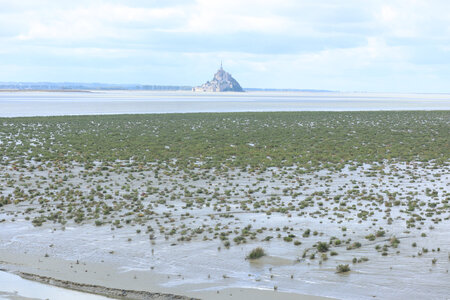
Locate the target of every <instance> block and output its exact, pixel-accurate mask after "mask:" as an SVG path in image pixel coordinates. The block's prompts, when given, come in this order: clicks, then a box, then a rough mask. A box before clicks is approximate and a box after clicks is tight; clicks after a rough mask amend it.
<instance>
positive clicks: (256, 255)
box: [246, 247, 266, 259]
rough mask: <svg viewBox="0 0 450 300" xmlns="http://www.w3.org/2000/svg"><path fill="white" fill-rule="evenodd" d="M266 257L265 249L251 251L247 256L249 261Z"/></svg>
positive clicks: (258, 248) (259, 248)
mask: <svg viewBox="0 0 450 300" xmlns="http://www.w3.org/2000/svg"><path fill="white" fill-rule="evenodd" d="M265 255H266V252H265V251H264V249H263V248H261V247H257V248H255V249H253V250H252V251H250V253H249V254H248V255H247V257H246V258H247V259H258V258H261V257H263V256H265Z"/></svg>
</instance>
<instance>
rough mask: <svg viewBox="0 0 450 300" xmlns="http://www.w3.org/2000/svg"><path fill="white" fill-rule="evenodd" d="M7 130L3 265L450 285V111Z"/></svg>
mask: <svg viewBox="0 0 450 300" xmlns="http://www.w3.org/2000/svg"><path fill="white" fill-rule="evenodd" d="M0 126H1V127H0V128H1V130H0V149H1V154H2V157H0V159H1V165H0V183H1V185H0V186H1V188H0V195H1V196H0V205H1V207H0V265H1V267H2V268H4V269H7V270H10V271H19V272H26V273H31V274H37V275H40V276H45V277H51V278H55V279H59V280H66V281H70V282H76V283H79V284H95V285H98V286H103V287H108V288H116V289H128V290H136V291H149V292H160V293H165V294H177V295H184V296H189V297H197V298H208V299H209V298H233V297H235V298H239V297H241V298H242V295H244V294H245V295H246V296H245V297H247V298H251V297H255V298H256V297H258V298H261V297H266V298H273V297H275V296H276V297H278V298H279V299H291V298H295V297H298V296H299V295H300V294H302V295H304V294H306V295H314V296H324V297H332V298H345V299H364V298H366V299H368V298H371V299H373V298H374V297H376V298H382V299H399V298H411V297H415V298H417V297H419V298H427V299H431V298H434V299H445V297H447V296H448V295H449V294H450V285H449V284H448V282H450V275H449V274H448V269H449V267H450V206H449V200H450V192H449V190H450V188H449V186H450V165H449V163H450V151H449V149H450V135H449V132H450V112H449V111H433V112H431V111H430V112H424V111H422V112H419V111H404V112H279V113H275V112H271V113H214V114H167V115H120V116H119V115H116V116H74V117H34V118H4V119H0ZM256 248H261V249H259V250H258V251H253V250H255V249H256ZM304 297H307V296H304Z"/></svg>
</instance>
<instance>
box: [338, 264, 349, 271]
mask: <svg viewBox="0 0 450 300" xmlns="http://www.w3.org/2000/svg"><path fill="white" fill-rule="evenodd" d="M347 272H350V267H349V266H348V265H338V266H337V267H336V273H347Z"/></svg>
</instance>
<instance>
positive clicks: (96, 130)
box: [0, 111, 450, 169]
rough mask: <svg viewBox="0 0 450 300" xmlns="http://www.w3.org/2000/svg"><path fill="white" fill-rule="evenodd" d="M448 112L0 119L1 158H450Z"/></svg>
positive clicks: (309, 161)
mask: <svg viewBox="0 0 450 300" xmlns="http://www.w3.org/2000/svg"><path fill="white" fill-rule="evenodd" d="M448 132H450V111H402V112H264V113H263V112H261V113H198V114H197V113H196V114H159V115H155V114H152V115H114V116H64V117H32V118H1V119H0V139H1V141H2V143H0V152H1V153H2V154H3V155H2V157H0V159H1V163H2V164H4V165H6V164H9V163H11V162H17V163H19V164H20V162H21V161H23V160H27V159H33V160H35V161H42V162H49V161H50V162H51V161H56V162H69V161H77V162H81V163H92V162H94V161H102V162H116V161H117V160H120V161H130V160H131V161H132V162H133V163H136V164H139V163H149V162H165V163H171V164H174V165H176V166H179V167H186V166H200V167H204V168H210V167H233V166H234V167H270V166H291V165H297V166H299V167H304V168H306V169H317V168H318V167H328V168H333V167H335V168H337V169H339V168H342V167H343V166H344V165H345V164H346V163H355V162H358V163H363V162H369V163H372V162H380V161H383V160H399V161H412V160H416V161H429V160H433V161H435V162H436V163H443V162H446V161H448V159H449V158H450V157H449V156H450V152H449V151H448V149H449V148H450V142H449V139H450V137H449V134H448Z"/></svg>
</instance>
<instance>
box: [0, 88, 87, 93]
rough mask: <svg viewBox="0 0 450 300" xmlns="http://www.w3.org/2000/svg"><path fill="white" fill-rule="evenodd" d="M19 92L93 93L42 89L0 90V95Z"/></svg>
mask: <svg viewBox="0 0 450 300" xmlns="http://www.w3.org/2000/svg"><path fill="white" fill-rule="evenodd" d="M21 92H30V93H31V92H46V93H47V92H48V93H93V92H94V91H92V90H67V89H59V90H56V89H55V90H44V89H23V90H22V89H0V93H21Z"/></svg>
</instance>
